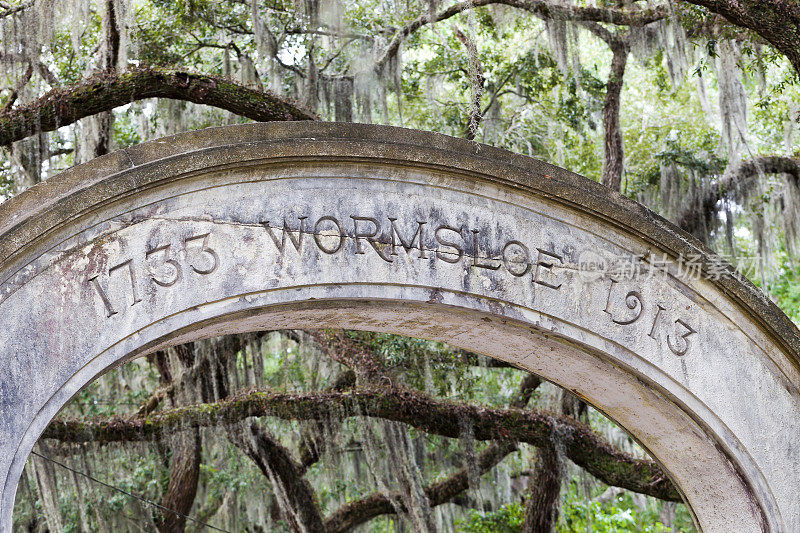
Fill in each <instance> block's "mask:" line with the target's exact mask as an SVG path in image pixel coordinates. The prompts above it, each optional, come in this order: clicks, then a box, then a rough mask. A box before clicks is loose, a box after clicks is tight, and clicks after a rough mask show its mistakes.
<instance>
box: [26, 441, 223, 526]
mask: <svg viewBox="0 0 800 533" xmlns="http://www.w3.org/2000/svg"><path fill="white" fill-rule="evenodd" d="M31 455H35V456H37V457H41V458H42V459H44V460H46V461H50V462H51V463H55V464H57V465H58V466H60V467H61V468H66V469H67V470H69V471H70V472H73V473H75V474H79V475H81V476H83V477H85V478H86V479H89V480H91V481H94V482H95V483H99V484H100V485H103V486H104V487H108V488H109V489H112V490H116V491H118V492H121V493H122V494H125V495H126V496H130V497H131V498H136V499H137V500H139V501H141V502H143V503H146V504H147V505H152V506H153V507H157V508H158V509H160V510H162V511H166V512H168V513H172V514H174V515H177V516H180V517H183V518H185V519H187V520H191V521H192V522H195V523H197V524H200V525H201V526H205V527H208V528H211V529H216V530H217V531H222V533H230V532H229V531H226V530H224V529H220V528H218V527H216V526H212V525H211V524H206V523H205V522H201V521H200V520H198V519H196V518H192V517H191V516H189V515H185V514H183V513H179V512H178V511H173V510H172V509H169V508H167V507H164V506H163V505H161V504H159V503H156V502H154V501H151V500H148V499H147V498H143V497H141V496H138V495H136V494H133V493H131V492H128V491H126V490H125V489H121V488H119V487H115V486H114V485H109V484H108V483H106V482H104V481H100V480H99V479H97V478H95V477H92V476H90V475H89V474H87V473H85V472H81V471H80V470H75V469H74V468H72V467H70V466H67V465H65V464H64V463H59V462H58V461H56V460H55V459H50V458H49V457H45V456H44V455H42V454H40V453H36V452H34V451H31Z"/></svg>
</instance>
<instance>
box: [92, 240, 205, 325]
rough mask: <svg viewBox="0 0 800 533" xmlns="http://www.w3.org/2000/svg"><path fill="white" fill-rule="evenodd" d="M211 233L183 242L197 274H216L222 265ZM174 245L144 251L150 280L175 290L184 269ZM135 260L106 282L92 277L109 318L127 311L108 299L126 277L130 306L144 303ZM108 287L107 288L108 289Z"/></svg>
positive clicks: (116, 268) (119, 267)
mask: <svg viewBox="0 0 800 533" xmlns="http://www.w3.org/2000/svg"><path fill="white" fill-rule="evenodd" d="M210 238H211V234H210V233H203V234H201V235H193V236H191V237H185V238H184V239H183V243H182V244H183V252H184V254H183V255H184V256H185V258H186V263H187V264H188V267H189V268H190V269H191V270H192V271H193V272H194V273H196V274H199V275H202V276H205V275H208V274H211V273H212V272H214V271H215V270H216V269H217V267H218V266H219V256H218V255H217V252H216V251H214V250H213V249H212V248H211V247H210V246H209V240H210ZM171 250H172V245H171V244H164V245H160V246H155V247H153V248H150V249H149V250H145V251H144V264H145V266H146V269H147V270H148V273H149V275H150V276H149V279H150V281H152V282H153V283H155V284H156V285H157V286H159V287H172V286H173V285H175V284H176V283H178V282H179V281H180V280H181V278H182V277H183V270H184V266H185V265H182V264H181V263H180V262H179V261H178V259H177V258H176V256H175V255H173V254H172V252H171ZM134 264H135V261H134V258H129V259H126V260H125V261H122V262H121V263H119V264H116V265H114V266H112V267H110V268H109V269H108V274H107V276H105V280H104V283H101V282H100V277H101V274H95V275H93V276H91V277H90V278H89V279H88V280H87V282H88V283H89V284H90V285H91V286H92V287H93V288H94V290H95V292H96V293H97V295H98V297H99V298H100V301H101V302H102V303H103V307H104V308H105V312H106V317H112V316H114V315H116V314H117V313H119V312H120V310H124V309H125V305H124V303H122V302H113V303H112V301H111V298H110V297H109V296H108V284H109V283H112V282H113V283H119V282H120V279H119V278H123V280H122V282H123V285H122V286H123V287H127V292H128V295H129V298H128V301H129V302H130V306H134V305H136V304H138V303H139V302H141V301H142V298H141V297H140V296H139V291H138V288H137V286H138V285H139V284H140V283H142V281H141V280H140V279H139V277H138V274H137V268H136V267H135V266H134ZM104 285H105V288H104Z"/></svg>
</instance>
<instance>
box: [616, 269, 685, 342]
mask: <svg viewBox="0 0 800 533" xmlns="http://www.w3.org/2000/svg"><path fill="white" fill-rule="evenodd" d="M610 281H611V283H610V284H609V287H608V297H607V298H606V307H605V309H603V311H604V312H605V313H607V314H608V316H609V317H610V318H611V321H612V322H614V323H615V324H619V325H621V326H628V325H631V324H635V323H636V322H638V321H639V319H640V318H642V316H643V315H644V313H645V302H644V299H643V298H642V295H641V294H640V293H639V292H638V291H635V290H632V291H628V293H627V294H626V295H625V298H624V302H625V307H627V308H628V310H629V313H627V315H623V314H622V313H619V312H618V310H615V309H614V305H615V299H616V298H619V295H617V294H616V293H617V292H618V291H616V290H615V287H616V286H617V284H618V283H619V282H618V281H617V280H615V279H613V278H612V279H611V280H610ZM618 313H619V314H618ZM667 315H668V312H667V308H666V307H664V306H663V305H661V304H660V303H657V304H655V306H653V319H652V322H651V323H650V332H649V333H648V334H647V336H648V337H650V338H651V339H654V340H657V341H658V340H659V339H660V338H661V337H660V335H659V329H660V328H661V327H662V325H663V322H664V321H667V320H668V319H667ZM615 316H616V318H615ZM673 318H674V317H673ZM669 320H670V321H671V320H672V319H671V318H670V319H669ZM672 324H673V326H674V329H675V331H674V332H673V333H668V334H667V336H666V342H667V347H668V348H669V349H670V351H671V352H672V353H674V354H675V355H678V356H683V355H686V353H687V352H688V351H689V347H690V346H691V339H690V337H691V336H692V335H694V334H695V333H697V330H695V329H694V328H693V327H692V326H690V325H689V324H687V323H686V321H685V320H683V319H682V318H675V320H674V321H672Z"/></svg>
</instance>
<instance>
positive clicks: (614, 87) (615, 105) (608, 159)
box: [603, 40, 629, 192]
mask: <svg viewBox="0 0 800 533" xmlns="http://www.w3.org/2000/svg"><path fill="white" fill-rule="evenodd" d="M609 46H611V51H612V52H613V54H614V56H613V58H612V59H611V72H610V73H609V75H608V83H607V84H606V99H605V104H604V105H603V125H604V127H605V161H604V162H603V185H605V186H607V187H609V188H611V189H614V190H615V191H618V192H620V189H621V186H622V171H623V157H624V153H623V144H622V129H621V127H620V124H619V109H620V100H621V95H622V85H623V82H624V78H625V66H626V64H627V62H628V52H629V47H628V44H627V43H626V42H624V41H620V40H615V41H613V42H610V43H609Z"/></svg>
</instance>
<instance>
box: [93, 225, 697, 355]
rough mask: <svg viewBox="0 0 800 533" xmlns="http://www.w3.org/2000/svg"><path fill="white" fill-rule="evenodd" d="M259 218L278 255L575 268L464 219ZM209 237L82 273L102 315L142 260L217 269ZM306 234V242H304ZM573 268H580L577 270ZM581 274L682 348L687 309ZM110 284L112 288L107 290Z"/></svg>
mask: <svg viewBox="0 0 800 533" xmlns="http://www.w3.org/2000/svg"><path fill="white" fill-rule="evenodd" d="M348 219H349V220H348ZM273 220H274V219H273ZM260 225H261V226H262V227H263V228H264V231H265V232H266V235H267V236H268V240H267V242H268V243H270V244H268V245H267V246H268V247H269V248H272V250H274V251H275V252H277V253H278V254H279V255H280V256H281V257H283V256H284V255H286V254H294V253H296V254H297V257H303V255H304V250H307V247H308V246H311V247H312V248H313V247H316V249H317V250H319V252H321V253H323V254H325V255H335V254H341V253H350V254H353V255H355V256H365V257H372V258H374V259H375V260H379V261H382V262H385V263H394V262H395V261H397V260H399V259H400V256H402V255H405V256H406V257H407V258H408V259H409V260H430V261H434V262H435V261H442V262H444V263H447V264H449V265H456V264H458V263H463V265H464V267H465V268H469V269H479V270H486V271H490V272H507V273H508V274H509V275H511V276H512V277H513V278H518V279H523V278H525V279H527V280H528V282H529V283H531V284H532V285H533V286H538V287H544V289H540V290H545V291H560V290H561V288H562V286H563V285H564V283H566V282H569V281H570V280H571V279H573V278H572V277H574V276H575V275H576V271H575V269H574V268H570V267H569V265H568V264H567V263H568V262H569V261H570V260H567V259H566V257H565V256H567V257H570V258H572V257H573V256H575V255H576V253H577V251H576V250H575V249H574V248H573V247H571V246H570V247H564V249H563V251H562V253H563V254H564V255H562V254H561V253H558V252H557V251H556V250H554V249H552V248H551V249H549V250H548V249H545V248H541V247H536V246H531V245H530V244H526V243H524V242H522V241H521V240H516V239H510V240H507V241H505V242H501V243H499V244H500V245H498V243H493V242H492V240H491V238H490V235H493V234H494V232H493V231H490V229H489V228H486V229H472V228H468V227H466V226H464V225H460V226H456V225H451V224H448V223H441V222H440V223H433V224H432V223H431V222H430V221H426V220H417V219H412V220H407V221H403V220H398V218H397V217H391V216H388V217H386V218H385V219H384V218H376V217H374V216H364V214H349V215H348V216H347V217H342V218H337V217H335V216H333V215H323V216H319V217H318V218H316V220H313V219H312V220H310V219H309V217H308V216H296V217H294V221H292V222H290V221H289V220H287V219H286V218H285V217H284V218H283V220H282V223H278V224H275V223H274V222H271V221H270V220H262V221H261V222H260ZM210 239H211V234H210V233H202V234H196V235H191V236H189V237H185V238H183V239H182V241H181V244H180V246H173V243H160V244H159V245H157V246H152V247H150V248H148V249H146V250H143V252H142V254H143V257H142V258H141V259H137V258H135V257H131V258H127V259H126V260H125V261H122V262H120V263H118V264H115V265H113V266H111V267H110V268H108V272H107V273H106V275H105V276H101V274H96V275H93V276H91V277H90V278H88V280H87V281H88V283H89V284H90V285H91V286H92V287H93V289H94V291H95V292H96V293H97V297H98V298H99V299H100V302H101V303H102V305H103V308H104V309H105V312H106V316H107V317H111V316H114V315H116V314H118V313H120V312H121V311H122V310H124V309H126V308H127V307H129V306H134V305H136V304H138V303H139V302H141V301H142V298H141V296H140V292H139V291H140V289H142V287H141V284H142V283H146V281H143V279H140V277H138V276H139V270H141V269H142V268H143V267H144V268H145V269H146V270H147V273H148V276H147V277H146V278H144V279H148V280H149V281H150V282H152V284H153V285H155V286H156V288H160V289H168V288H170V287H173V286H175V285H176V284H178V283H179V282H180V281H181V280H182V279H183V278H184V277H185V276H187V275H201V276H206V275H209V274H211V273H213V272H214V271H215V270H217V268H218V267H219V261H220V259H219V256H218V254H217V252H216V251H215V250H214V249H213V248H212V247H211V246H210V244H209V243H210ZM306 240H309V243H308V244H305V245H304V242H305V241H306ZM273 246H274V248H273ZM550 246H551V247H552V246H554V245H553V244H551V245H550ZM175 248H179V249H178V250H175ZM403 252H405V254H403ZM142 259H143V261H142ZM571 260H572V259H571ZM137 261H138V262H137ZM572 261H573V262H574V260H572ZM577 274H578V275H582V272H577ZM586 274H587V276H586V279H588V280H589V281H591V282H598V283H601V282H602V280H603V279H607V280H609V285H608V292H607V294H606V295H605V308H604V309H603V312H605V313H606V314H607V315H608V317H609V320H610V321H611V322H612V323H614V324H616V325H618V326H621V327H643V328H648V329H646V330H645V331H647V336H648V337H649V338H651V339H653V340H655V341H657V342H663V343H666V346H667V347H668V348H669V349H670V351H671V352H672V353H673V354H675V355H677V356H684V355H686V354H687V353H688V352H689V350H690V348H691V346H692V340H693V335H695V334H696V333H697V330H695V329H694V328H693V327H692V326H691V325H690V323H689V320H688V319H687V318H686V317H682V316H674V315H675V313H674V312H673V311H670V310H668V309H667V308H666V307H664V306H663V305H662V304H661V303H659V302H646V301H645V298H644V297H643V296H642V292H641V289H638V288H633V289H631V290H627V291H625V290H623V289H622V288H621V286H619V285H620V283H619V282H618V281H617V280H616V279H613V278H607V277H605V276H604V275H603V274H602V273H601V274H599V277H598V276H597V275H596V274H597V273H595V272H587V273H586ZM571 276H572V277H571ZM584 281H585V280H584ZM111 285H113V287H114V290H113V291H110V290H109V287H110V286H111ZM601 286H602V285H601ZM601 290H602V289H601ZM587 301H588V298H587ZM126 302H127V304H128V305H127V306H126V305H125V304H126ZM640 324H646V325H644V326H643V325H640Z"/></svg>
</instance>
